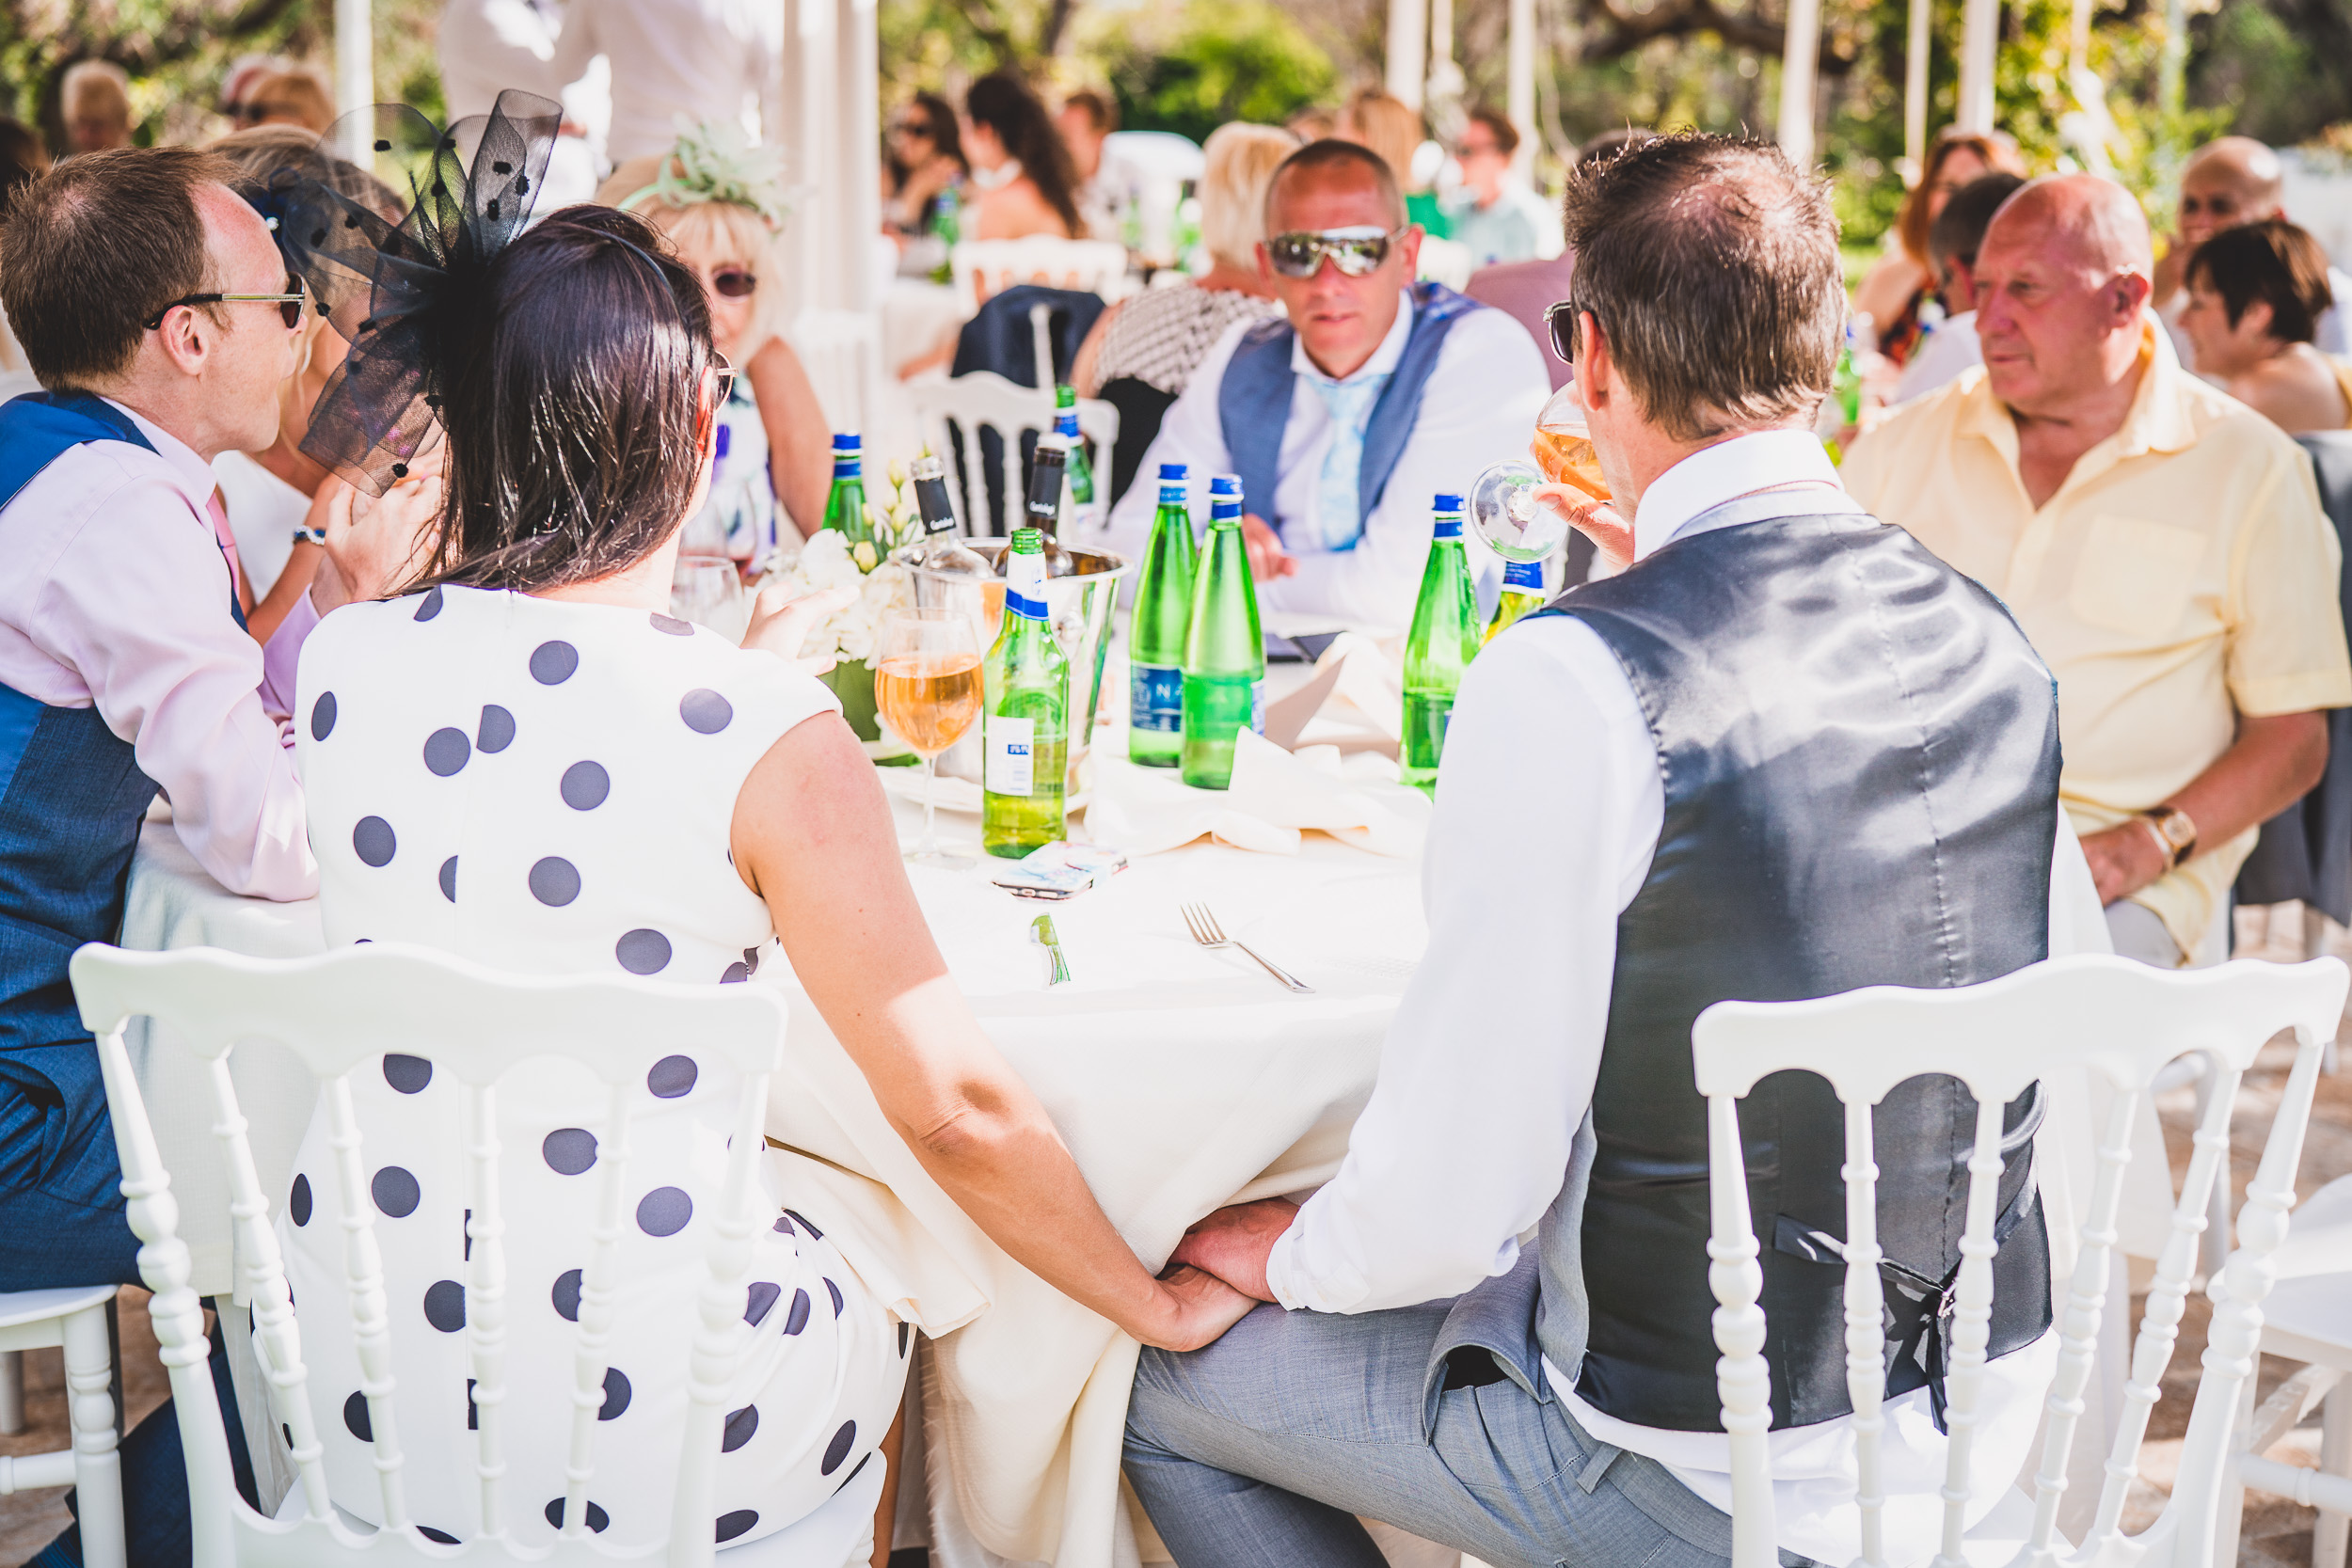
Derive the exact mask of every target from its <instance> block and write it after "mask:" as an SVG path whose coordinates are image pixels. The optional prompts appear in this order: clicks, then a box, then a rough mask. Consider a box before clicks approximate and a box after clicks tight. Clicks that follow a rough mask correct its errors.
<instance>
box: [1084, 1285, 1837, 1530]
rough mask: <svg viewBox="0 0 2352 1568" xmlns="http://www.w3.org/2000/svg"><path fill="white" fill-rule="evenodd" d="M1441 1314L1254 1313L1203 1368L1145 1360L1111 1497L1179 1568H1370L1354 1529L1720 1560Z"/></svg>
mask: <svg viewBox="0 0 2352 1568" xmlns="http://www.w3.org/2000/svg"><path fill="white" fill-rule="evenodd" d="M1515 1272H1516V1271H1515ZM1496 1283H1497V1284H1500V1283H1502V1282H1500V1281H1498V1282H1496ZM1473 1299H1474V1298H1473V1297H1464V1298H1462V1300H1463V1302H1465V1303H1467V1302H1470V1301H1472V1300H1473ZM1456 1305H1457V1304H1456V1303H1454V1302H1434V1303H1431V1304H1429V1305H1427V1306H1424V1307H1402V1308H1399V1309H1397V1310H1395V1311H1390V1312H1368V1313H1363V1314H1360V1315H1357V1316H1346V1317H1343V1316H1337V1315H1333V1314H1329V1313H1323V1312H1285V1311H1283V1310H1282V1309H1281V1308H1280V1307H1259V1308H1258V1309H1257V1310H1256V1311H1254V1312H1252V1313H1250V1314H1249V1316H1248V1317H1247V1318H1244V1319H1243V1320H1242V1321H1241V1323H1239V1324H1237V1325H1236V1326H1235V1327H1234V1328H1233V1329H1232V1331H1231V1332H1230V1333H1228V1334H1227V1335H1226V1336H1225V1337H1224V1338H1222V1339H1219V1340H1218V1341H1217V1342H1216V1343H1215V1344H1213V1345H1210V1346H1208V1347H1206V1348H1205V1349H1202V1350H1198V1351H1193V1352H1190V1353H1187V1354H1175V1353H1172V1352H1167V1351H1158V1350H1146V1351H1145V1352H1144V1353H1143V1359H1142V1362H1141V1364H1140V1365H1139V1366H1138V1367H1137V1368H1136V1388H1135V1398H1134V1401H1133V1402H1132V1403H1131V1404H1130V1405H1129V1406H1128V1413H1127V1455H1126V1468H1127V1479H1128V1481H1130V1482H1132V1483H1133V1485H1134V1486H1135V1489H1136V1495H1137V1496H1138V1497H1141V1498H1142V1500H1143V1506H1144V1509H1145V1510H1146V1512H1148V1513H1150V1514H1151V1516H1152V1525H1153V1527H1154V1528H1157V1529H1158V1530H1159V1532H1160V1539H1161V1540H1163V1541H1165V1542H1166V1543H1167V1544H1168V1549H1169V1550H1170V1551H1172V1552H1174V1553H1175V1556H1176V1562H1177V1565H1178V1568H1245V1565H1256V1564H1263V1565H1264V1568H1325V1565H1328V1568H1384V1560H1383V1559H1382V1557H1381V1555H1380V1553H1379V1550H1378V1549H1377V1548H1376V1547H1375V1545H1374V1544H1373V1542H1372V1538H1371V1536H1370V1535H1369V1534H1368V1533H1367V1532H1366V1531H1365V1529H1364V1528H1363V1526H1362V1525H1361V1524H1360V1523H1359V1522H1358V1520H1357V1518H1356V1515H1358V1514H1364V1515H1367V1516H1369V1517H1371V1518H1375V1519H1379V1520H1383V1521H1385V1522H1387V1523H1389V1524H1392V1525H1395V1526H1396V1527H1397V1528H1400V1529H1405V1530H1409V1531H1411V1532H1412V1533H1413V1534H1415V1535H1419V1536H1422V1537H1425V1538H1426V1539H1428V1540H1431V1541H1436V1542H1438V1543H1439V1544H1443V1545H1448V1546H1453V1547H1455V1548H1457V1549H1459V1550H1462V1551H1465V1552H1468V1553H1470V1555H1471V1556H1473V1557H1476V1558H1478V1559H1480V1560H1483V1561H1486V1562H1488V1563H1491V1564H1494V1565H1496V1568H1511V1565H1524V1568H1553V1565H1555V1564H1573V1565H1575V1568H1642V1565H1645V1564H1649V1565H1656V1568H1685V1565H1688V1568H1701V1565H1713V1564H1720V1563H1724V1562H1726V1561H1727V1560H1729V1558H1730V1555H1731V1520H1730V1518H1729V1517H1728V1516H1727V1515H1725V1514H1724V1513H1718V1512H1717V1511H1716V1510H1715V1509H1714V1508H1712V1507H1711V1506H1709V1505H1708V1504H1707V1503H1705V1502H1702V1501H1700V1500H1699V1498H1698V1497H1695V1496H1693V1495H1692V1493H1691V1491H1690V1490H1689V1489H1688V1488H1687V1487H1685V1486H1684V1485H1683V1484H1682V1483H1681V1482H1680V1481H1677V1480H1675V1478H1674V1477H1673V1476H1672V1475H1671V1474H1670V1473H1668V1472H1667V1470H1666V1469H1665V1468H1664V1467H1663V1466H1662V1465H1659V1464H1658V1463H1657V1462H1656V1461H1654V1460H1649V1459H1644V1458H1642V1457H1641V1456H1639V1455H1637V1454H1630V1453H1627V1452H1625V1451H1624V1450H1622V1449H1615V1448H1612V1447H1610V1446H1609V1445H1607V1444H1605V1443H1601V1442H1599V1441H1597V1439H1595V1438H1594V1437H1592V1436H1591V1435H1590V1434H1588V1433H1585V1432H1584V1431H1583V1429H1582V1428H1581V1427H1579V1426H1578V1425H1577V1424H1576V1422H1575V1421H1574V1420H1573V1419H1571V1418H1569V1416H1568V1414H1567V1412H1566V1411H1565V1409H1564V1408H1563V1407H1562V1406H1561V1404H1560V1403H1559V1402H1557V1401H1555V1400H1553V1399H1552V1398H1551V1396H1550V1393H1549V1389H1548V1388H1546V1387H1545V1386H1544V1384H1543V1382H1542V1373H1541V1371H1540V1370H1538V1369H1535V1368H1531V1367H1529V1366H1528V1365H1527V1362H1528V1360H1529V1358H1528V1357H1527V1356H1525V1355H1524V1354H1518V1352H1519V1351H1521V1350H1523V1349H1524V1348H1526V1341H1525V1339H1524V1338H1523V1337H1522V1338H1520V1342H1519V1344H1518V1346H1513V1345H1510V1344H1507V1343H1502V1342H1498V1337H1496V1336H1493V1335H1480V1334H1477V1333H1475V1332H1474V1331H1473V1332H1471V1333H1470V1334H1469V1335H1468V1336H1467V1338H1468V1339H1469V1340H1470V1342H1469V1343H1462V1342H1461V1341H1462V1340H1463V1339H1464V1338H1465V1335H1464V1334H1463V1331H1462V1317H1461V1315H1460V1314H1458V1313H1456V1312H1455V1311H1454V1308H1455V1307H1456ZM1500 1338H1502V1339H1506V1340H1507V1339H1508V1338H1512V1336H1508V1335H1505V1336H1502V1337H1500ZM1488 1346H1492V1350H1491V1351H1490V1350H1489V1349H1488V1348H1487V1347H1488ZM1449 1353H1450V1354H1449ZM1531 1371H1533V1373H1534V1377H1533V1379H1532V1380H1531V1381H1529V1382H1526V1383H1523V1382H1522V1381H1521V1380H1522V1379H1525V1378H1527V1377H1528V1374H1529V1372H1531ZM1480 1379H1487V1380H1489V1381H1483V1382H1482V1381H1478V1380H1480ZM1448 1384H1453V1385H1454V1386H1446V1385H1448ZM1781 1560H1782V1561H1783V1562H1784V1563H1789V1564H1797V1563H1802V1562H1804V1560H1803V1559H1800V1558H1796V1557H1792V1556H1790V1555H1788V1554H1786V1553H1784V1554H1782V1558H1781Z"/></svg>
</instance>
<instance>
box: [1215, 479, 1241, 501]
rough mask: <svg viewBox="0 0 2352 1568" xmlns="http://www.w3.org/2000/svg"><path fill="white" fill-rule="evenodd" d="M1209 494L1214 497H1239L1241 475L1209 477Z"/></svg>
mask: <svg viewBox="0 0 2352 1568" xmlns="http://www.w3.org/2000/svg"><path fill="white" fill-rule="evenodd" d="M1209 494H1210V495H1212V496H1239V495H1240V494H1241V475H1239V474H1211V475H1210V476H1209Z"/></svg>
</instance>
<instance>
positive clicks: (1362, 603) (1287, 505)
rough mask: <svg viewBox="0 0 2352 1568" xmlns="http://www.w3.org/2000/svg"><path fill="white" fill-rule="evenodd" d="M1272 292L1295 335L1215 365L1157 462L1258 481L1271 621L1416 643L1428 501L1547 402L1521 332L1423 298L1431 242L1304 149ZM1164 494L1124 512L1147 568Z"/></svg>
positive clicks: (1247, 485) (1258, 523)
mask: <svg viewBox="0 0 2352 1568" xmlns="http://www.w3.org/2000/svg"><path fill="white" fill-rule="evenodd" d="M1265 230H1266V233H1267V235H1268V238H1267V239H1266V240H1265V241H1263V243H1262V244H1261V245H1259V247H1258V270H1259V276H1260V277H1262V278H1263V279H1264V280H1265V282H1266V283H1267V285H1268V286H1269V287H1270V288H1271V289H1272V290H1273V293H1274V295H1275V297H1276V298H1277V299H1279V300H1280V301H1281V303H1282V306H1283V309H1284V310H1285V312H1286V314H1285V316H1283V317H1280V318H1277V319H1274V320H1271V321H1263V322H1254V323H1247V324H1239V325H1235V326H1234V327H1232V329H1231V330H1230V331H1229V332H1228V333H1227V334H1226V335H1225V336H1224V337H1223V338H1221V339H1220V340H1218V341H1217V343H1216V346H1215V347H1213V348H1212V349H1210V351H1209V353H1208V356H1206V357H1205V358H1204V359H1202V361H1201V363H1200V370H1199V371H1198V372H1195V373H1194V375H1193V378H1192V380H1191V382H1190V384H1189V385H1188V386H1187V387H1186V388H1185V389H1184V395H1183V396H1182V397H1180V398H1178V399H1177V400H1176V402H1175V404H1173V405H1172V406H1171V407H1170V408H1169V409H1168V418H1167V420H1165V421H1164V422H1163V423H1162V424H1161V426H1160V433H1159V436H1157V438H1156V439H1154V440H1153V442H1152V448H1151V450H1150V451H1148V452H1146V453H1145V454H1144V458H1143V461H1144V463H1145V465H1146V467H1143V468H1139V469H1137V470H1136V471H1137V472H1139V473H1140V472H1149V471H1151V469H1150V467H1149V466H1150V465H1152V464H1156V463H1188V464H1191V465H1192V466H1193V471H1194V472H1196V473H1216V472H1219V471H1227V470H1230V471H1232V472H1236V473H1238V474H1240V475H1241V477H1242V500H1243V506H1244V510H1245V516H1244V518H1243V528H1244V530H1245V531H1246V533H1247V534H1248V544H1249V560H1250V567H1251V570H1252V571H1253V572H1254V573H1255V574H1256V576H1257V578H1258V583H1259V586H1258V597H1259V603H1260V604H1261V605H1263V606H1264V607H1265V608H1266V609H1268V610H1281V611H1292V612H1297V613H1303V614H1309V615H1318V616H1331V617H1334V618H1337V619H1340V620H1343V621H1347V622H1349V623H1351V624H1354V625H1358V626H1370V627H1399V628H1401V627H1403V626H1405V625H1406V623H1407V622H1408V621H1410V619H1411V618H1412V612H1413V595H1414V593H1415V591H1416V589H1417V588H1418V587H1419V586H1420V582H1421V573H1422V562H1424V560H1425V559H1426V558H1427V556H1428V553H1429V536H1430V518H1429V502H1430V498H1431V497H1432V496H1434V495H1436V494H1438V492H1440V491H1449V490H1451V491H1459V490H1463V489H1466V488H1467V487H1468V486H1469V484H1470V481H1471V480H1472V479H1474V478H1475V477H1477V475H1478V472H1479V470H1480V469H1482V468H1484V467H1486V465H1488V464H1490V463H1496V462H1500V461H1502V459H1504V458H1506V457H1512V456H1516V455H1518V454H1519V453H1521V452H1522V451H1524V450H1525V447H1526V443H1527V437H1528V435H1529V433H1530V432H1531V431H1532V430H1533V429H1534V420H1535V412H1536V410H1537V409H1538V408H1539V407H1541V406H1542V404H1543V400H1544V396H1545V394H1546V392H1547V391H1548V390H1549V383H1548V381H1547V379H1546V376H1545V373H1544V368H1543V363H1542V361H1541V360H1540V359H1539V358H1538V357H1537V356H1536V354H1535V351H1534V344H1533V343H1531V342H1530V341H1528V339H1527V336H1526V334H1524V333H1523V332H1521V331H1520V330H1519V328H1518V324H1517V323H1515V322H1513V321H1512V320H1511V318H1510V317H1508V316H1505V315H1503V314H1502V312H1500V311H1497V310H1490V309H1486V308H1485V307H1484V306H1481V305H1478V304H1476V303H1475V302H1473V301H1471V300H1470V299H1467V298H1465V297H1464V296H1462V295H1460V294H1457V293H1454V291H1452V290H1451V289H1447V288H1444V287H1442V286H1440V285H1438V284H1435V283H1423V284H1416V283H1415V282H1414V281H1413V273H1414V268H1415V265H1416V263H1417V261H1418V260H1419V258H1420V254H1421V230H1420V229H1419V228H1418V227H1416V226H1414V225H1412V224H1410V223H1407V222H1406V218H1405V202H1404V198H1403V197H1402V196H1400V195H1399V194H1398V191H1397V188H1396V181H1395V178H1394V177H1393V176H1392V175H1391V173H1390V171H1389V166H1388V165H1387V164H1386V163H1384V162H1382V161H1381V159H1380V158H1379V157H1378V155H1377V154H1375V153H1372V152H1369V151H1367V150H1365V149H1363V148H1361V147H1359V146H1357V145H1356V144H1354V143H1352V142H1343V141H1319V142H1314V143H1311V144H1310V145H1308V146H1306V147H1303V148H1300V149H1299V150H1297V151H1295V152H1294V153H1292V154H1291V155H1290V157H1289V158H1288V159H1286V160H1284V162H1283V164H1282V166H1281V167H1280V168H1279V169H1277V170H1276V171H1275V175H1274V179H1273V182H1272V183H1271V184H1270V185H1269V186H1268V188H1267V191H1266V205H1265ZM1151 526H1152V495H1151V493H1150V487H1149V486H1144V485H1138V486H1136V487H1135V488H1133V489H1131V490H1129V491H1128V492H1127V494H1126V495H1125V496H1124V497H1123V498H1121V499H1120V504H1119V505H1118V506H1117V507H1116V508H1114V509H1113V511H1112V514H1111V519H1110V523H1109V527H1108V534H1109V538H1110V542H1111V546H1112V547H1113V548H1115V549H1124V550H1128V551H1131V552H1135V553H1140V551H1141V549H1142V546H1143V543H1144V539H1145V536H1146V535H1147V534H1148V533H1149V532H1150V531H1151Z"/></svg>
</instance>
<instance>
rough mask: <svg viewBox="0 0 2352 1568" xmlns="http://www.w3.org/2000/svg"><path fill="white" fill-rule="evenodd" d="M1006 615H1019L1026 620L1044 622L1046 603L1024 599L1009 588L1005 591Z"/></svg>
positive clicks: (1040, 600)
mask: <svg viewBox="0 0 2352 1568" xmlns="http://www.w3.org/2000/svg"><path fill="white" fill-rule="evenodd" d="M1005 613H1006V614H1008V615H1018V616H1020V617H1022V618H1023V619H1024V620H1029V621H1042V620H1044V619H1045V601H1044V600H1043V599H1029V598H1024V597H1022V595H1020V594H1016V593H1014V592H1013V591H1012V590H1011V589H1010V588H1007V589H1006V590H1005Z"/></svg>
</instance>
